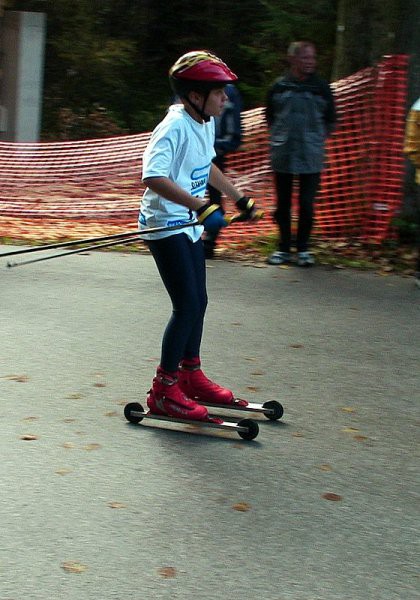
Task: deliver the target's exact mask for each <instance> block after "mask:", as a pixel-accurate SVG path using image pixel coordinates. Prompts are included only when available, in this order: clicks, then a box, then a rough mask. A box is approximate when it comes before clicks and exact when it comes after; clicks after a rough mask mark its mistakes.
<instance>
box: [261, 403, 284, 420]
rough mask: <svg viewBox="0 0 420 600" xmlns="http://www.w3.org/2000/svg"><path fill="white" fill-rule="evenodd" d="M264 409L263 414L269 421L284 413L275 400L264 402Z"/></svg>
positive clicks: (277, 418) (279, 417)
mask: <svg viewBox="0 0 420 600" xmlns="http://www.w3.org/2000/svg"><path fill="white" fill-rule="evenodd" d="M262 407H263V409H264V411H265V412H264V415H265V416H266V417H267V419H269V420H270V421H278V420H279V419H281V418H282V416H283V414H284V409H283V406H282V405H281V404H280V402H277V400H269V401H268V402H264V404H263V405H262Z"/></svg>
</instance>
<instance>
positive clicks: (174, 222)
mask: <svg viewBox="0 0 420 600" xmlns="http://www.w3.org/2000/svg"><path fill="white" fill-rule="evenodd" d="M187 223H189V221H186V220H185V219H172V220H170V221H166V225H167V226H168V227H175V226H176V225H186V224H187Z"/></svg>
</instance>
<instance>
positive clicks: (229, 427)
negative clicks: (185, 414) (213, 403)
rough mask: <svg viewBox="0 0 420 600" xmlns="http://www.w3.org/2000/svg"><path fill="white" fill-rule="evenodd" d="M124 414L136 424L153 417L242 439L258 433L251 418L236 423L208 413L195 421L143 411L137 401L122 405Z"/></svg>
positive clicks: (249, 438) (251, 438) (255, 435)
mask: <svg viewBox="0 0 420 600" xmlns="http://www.w3.org/2000/svg"><path fill="white" fill-rule="evenodd" d="M124 416H125V418H126V419H127V421H129V422H130V423H133V424H134V425H137V424H138V423H140V422H141V421H143V419H153V420H156V421H167V422H169V423H180V424H182V425H196V426H199V427H209V428H212V429H222V430H224V431H233V432H236V433H237V434H238V435H239V436H240V437H241V438H242V439H244V440H253V439H255V438H256V437H257V435H258V433H259V427H258V424H257V423H256V422H255V421H253V420H252V419H242V420H241V421H239V422H238V423H232V422H230V421H223V420H222V419H220V418H218V417H214V416H210V415H209V420H208V421H197V420H192V419H177V418H175V417H169V416H166V415H155V414H153V413H151V412H150V411H147V412H146V411H145V410H144V409H143V407H142V405H141V404H139V403H138V402H131V403H130V404H127V405H126V406H125V407H124Z"/></svg>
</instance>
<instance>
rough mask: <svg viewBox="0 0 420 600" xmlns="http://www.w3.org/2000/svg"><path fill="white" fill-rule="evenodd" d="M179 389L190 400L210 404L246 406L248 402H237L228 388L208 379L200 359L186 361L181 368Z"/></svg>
mask: <svg viewBox="0 0 420 600" xmlns="http://www.w3.org/2000/svg"><path fill="white" fill-rule="evenodd" d="M179 387H180V388H181V390H182V391H183V392H184V394H186V395H187V396H188V397H189V398H194V400H197V401H198V402H204V403H208V404H240V403H242V405H243V406H246V405H247V404H248V403H247V402H246V400H240V401H239V402H238V401H236V400H235V398H234V396H233V393H232V392H231V391H230V390H228V389H227V388H224V387H221V386H220V385H217V383H213V381H210V379H208V378H207V377H206V376H205V375H204V373H203V371H202V370H201V362H200V359H199V358H192V359H189V360H187V359H184V360H183V361H182V363H181V364H180V366H179Z"/></svg>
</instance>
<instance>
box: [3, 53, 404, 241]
mask: <svg viewBox="0 0 420 600" xmlns="http://www.w3.org/2000/svg"><path fill="white" fill-rule="evenodd" d="M407 70H408V57H407V56H405V55H397V56H387V57H384V58H383V60H382V61H381V62H380V63H379V64H378V65H376V66H375V67H371V68H367V69H363V70H362V71H359V72H357V73H355V74H354V75H352V76H350V77H347V78H345V79H342V80H340V81H337V82H335V83H333V84H332V88H333V90H334V95H335V98H336V103H337V111H338V115H339V124H338V127H337V129H336V131H335V132H334V134H333V135H332V137H331V138H330V139H329V140H328V142H327V164H326V168H325V169H324V171H323V174H322V182H321V189H320V191H319V194H318V197H317V201H316V211H315V227H314V234H315V235H319V236H321V237H322V238H326V239H337V238H348V237H351V238H353V239H358V240H361V241H369V242H375V243H379V242H381V241H382V240H384V239H385V238H386V236H387V235H389V232H390V226H391V221H392V218H393V217H394V216H395V214H396V213H397V212H398V210H399V209H400V207H401V204H402V200H403V177H404V159H403V154H402V147H403V136H404V119H405V114H406V92H407ZM242 117H243V129H244V142H243V145H242V147H241V149H240V150H239V151H237V152H236V153H234V154H232V155H230V157H229V159H228V161H227V168H226V173H227V174H228V175H229V176H230V177H231V178H232V179H233V181H234V182H235V183H237V184H239V185H240V186H241V189H243V190H244V191H245V192H246V193H248V194H249V195H252V196H253V197H254V198H255V200H256V202H257V204H258V206H259V207H260V208H262V209H264V210H265V217H264V219H262V220H261V221H259V222H258V223H256V224H240V223H238V224H235V225H234V226H233V225H232V226H231V227H228V228H226V229H225V230H223V233H222V235H221V238H220V244H219V245H220V246H231V245H233V244H240V243H241V242H242V241H244V240H246V241H249V240H252V239H253V238H256V237H260V236H265V235H267V234H270V233H276V232H277V226H276V225H275V223H274V222H273V220H272V217H271V214H272V212H273V210H274V207H275V204H276V198H275V191H274V185H273V177H272V172H271V168H270V162H269V156H268V133H267V128H266V124H265V120H264V109H263V108H257V109H254V110H249V111H244V112H243V113H242ZM149 137H150V133H149V132H148V133H142V134H136V135H127V136H121V137H113V138H106V139H96V140H82V141H70V142H56V143H8V142H0V237H7V238H10V239H39V240H46V239H49V240H50V239H61V238H76V239H77V238H80V237H85V236H86V235H97V234H98V235H102V234H103V233H114V232H120V231H126V230H128V231H130V230H135V229H136V227H137V216H138V210H139V203H140V198H141V195H142V192H143V184H142V182H141V168H142V155H143V152H144V149H145V147H146V144H147V142H148V140H149ZM293 206H294V211H293V212H294V222H295V221H296V197H294V202H293ZM226 208H227V211H228V212H234V206H233V205H232V204H231V203H230V202H227V203H226Z"/></svg>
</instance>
